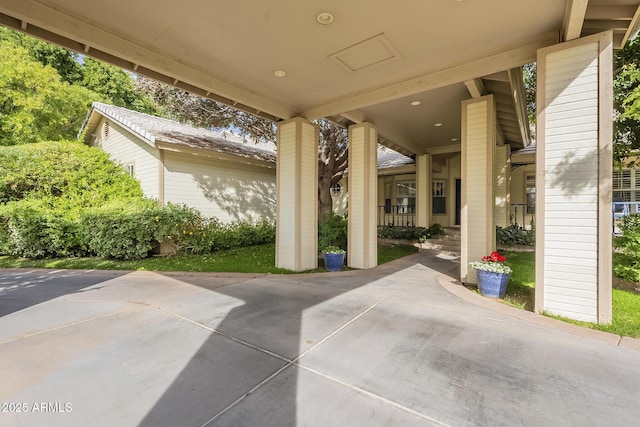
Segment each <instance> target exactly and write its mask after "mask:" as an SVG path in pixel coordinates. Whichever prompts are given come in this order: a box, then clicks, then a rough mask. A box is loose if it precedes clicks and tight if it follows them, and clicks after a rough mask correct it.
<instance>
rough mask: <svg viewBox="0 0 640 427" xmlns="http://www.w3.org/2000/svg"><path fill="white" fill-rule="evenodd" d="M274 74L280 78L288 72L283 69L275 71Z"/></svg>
mask: <svg viewBox="0 0 640 427" xmlns="http://www.w3.org/2000/svg"><path fill="white" fill-rule="evenodd" d="M273 75H274V76H276V77H278V78H282V77H284V76H286V75H287V73H285V72H284V71H282V70H276V71H274V72H273Z"/></svg>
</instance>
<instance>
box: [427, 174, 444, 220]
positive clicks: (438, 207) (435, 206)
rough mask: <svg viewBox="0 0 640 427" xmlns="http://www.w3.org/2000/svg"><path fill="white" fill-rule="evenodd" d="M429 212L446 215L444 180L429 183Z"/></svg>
mask: <svg viewBox="0 0 640 427" xmlns="http://www.w3.org/2000/svg"><path fill="white" fill-rule="evenodd" d="M431 212H432V213H434V214H445V213H447V192H446V185H445V181H444V180H433V181H431Z"/></svg>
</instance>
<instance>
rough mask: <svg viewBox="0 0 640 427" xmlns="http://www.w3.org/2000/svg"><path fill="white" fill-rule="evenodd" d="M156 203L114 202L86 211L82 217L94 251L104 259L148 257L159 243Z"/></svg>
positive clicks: (82, 227)
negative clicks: (156, 238) (157, 238)
mask: <svg viewBox="0 0 640 427" xmlns="http://www.w3.org/2000/svg"><path fill="white" fill-rule="evenodd" d="M161 209H162V208H161V207H160V206H158V204H157V203H156V202H153V201H150V200H141V201H139V202H138V203H132V202H131V201H126V202H120V201H118V202H113V203H110V204H107V205H105V206H101V207H98V208H93V209H90V210H87V211H85V212H84V213H83V214H82V219H81V225H80V227H81V232H82V236H83V240H84V241H85V242H86V244H87V247H88V248H89V250H90V252H91V253H94V254H96V255H98V256H100V257H104V258H114V259H123V260H134V259H141V258H145V257H146V256H147V255H148V254H149V251H151V249H153V246H154V245H155V244H156V243H157V241H156V240H155V236H156V235H157V230H158V228H159V226H158V221H157V220H156V217H158V216H159V215H160V211H161Z"/></svg>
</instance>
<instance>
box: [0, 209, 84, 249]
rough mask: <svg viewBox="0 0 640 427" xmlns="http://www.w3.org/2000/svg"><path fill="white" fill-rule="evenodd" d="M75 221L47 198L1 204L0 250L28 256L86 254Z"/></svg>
mask: <svg viewBox="0 0 640 427" xmlns="http://www.w3.org/2000/svg"><path fill="white" fill-rule="evenodd" d="M85 249H86V248H85V247H84V246H83V244H82V239H81V237H80V230H79V226H78V221H77V220H76V219H75V218H73V216H72V215H69V214H67V212H64V211H60V210H57V209H53V208H52V207H51V206H49V203H48V202H47V201H46V200H37V199H25V200H20V201H17V202H12V203H9V204H6V205H0V253H7V254H11V255H20V256H23V257H27V258H43V257H48V256H79V255H83V254H86V250H85Z"/></svg>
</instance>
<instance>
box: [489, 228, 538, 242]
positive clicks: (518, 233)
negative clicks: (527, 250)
mask: <svg viewBox="0 0 640 427" xmlns="http://www.w3.org/2000/svg"><path fill="white" fill-rule="evenodd" d="M496 241H497V243H498V244H501V245H509V246H512V245H521V246H533V245H535V242H536V233H535V231H534V228H533V227H532V228H531V230H525V229H523V228H521V227H520V226H519V225H518V224H511V225H510V226H508V227H504V228H503V227H496Z"/></svg>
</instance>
